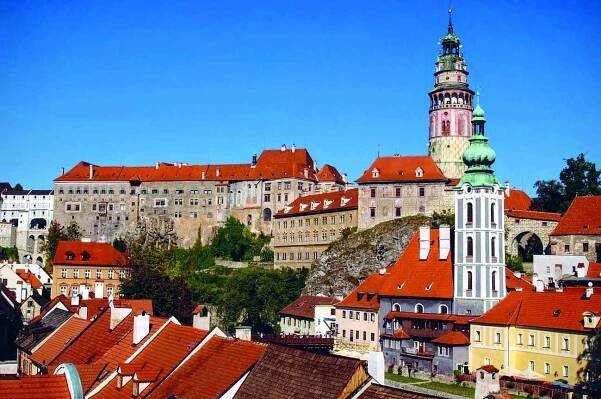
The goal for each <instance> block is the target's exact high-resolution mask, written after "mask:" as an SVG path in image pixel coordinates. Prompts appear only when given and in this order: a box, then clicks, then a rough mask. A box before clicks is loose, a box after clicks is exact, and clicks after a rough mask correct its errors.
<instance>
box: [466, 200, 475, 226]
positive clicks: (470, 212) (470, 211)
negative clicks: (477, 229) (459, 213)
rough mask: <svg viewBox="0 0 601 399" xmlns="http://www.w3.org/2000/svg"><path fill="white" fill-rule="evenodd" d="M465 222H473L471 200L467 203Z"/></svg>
mask: <svg viewBox="0 0 601 399" xmlns="http://www.w3.org/2000/svg"><path fill="white" fill-rule="evenodd" d="M466 216H467V220H466V222H467V224H472V223H474V204H472V203H471V202H468V203H467V215H466Z"/></svg>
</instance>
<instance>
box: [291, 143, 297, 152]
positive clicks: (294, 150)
mask: <svg viewBox="0 0 601 399" xmlns="http://www.w3.org/2000/svg"><path fill="white" fill-rule="evenodd" d="M290 150H291V151H292V152H296V145H295V144H294V143H292V148H291V149H290Z"/></svg>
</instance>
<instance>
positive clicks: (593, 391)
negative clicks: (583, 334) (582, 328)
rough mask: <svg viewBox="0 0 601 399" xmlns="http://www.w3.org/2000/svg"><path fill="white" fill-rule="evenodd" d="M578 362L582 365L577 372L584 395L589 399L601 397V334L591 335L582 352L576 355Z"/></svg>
mask: <svg viewBox="0 0 601 399" xmlns="http://www.w3.org/2000/svg"><path fill="white" fill-rule="evenodd" d="M578 362H579V363H583V365H582V367H581V368H580V369H579V370H578V379H579V380H580V381H581V384H582V389H583V391H584V393H586V394H587V395H589V397H590V398H598V397H601V332H597V333H596V334H595V335H593V336H592V337H591V338H590V339H589V341H588V345H586V346H585V348H584V351H583V352H582V353H581V354H579V355H578Z"/></svg>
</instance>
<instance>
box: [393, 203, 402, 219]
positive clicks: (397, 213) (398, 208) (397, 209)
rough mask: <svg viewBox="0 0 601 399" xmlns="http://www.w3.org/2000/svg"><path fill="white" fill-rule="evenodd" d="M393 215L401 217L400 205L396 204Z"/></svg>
mask: <svg viewBox="0 0 601 399" xmlns="http://www.w3.org/2000/svg"><path fill="white" fill-rule="evenodd" d="M394 216H396V217H397V218H399V217H401V207H400V206H397V207H395V208H394Z"/></svg>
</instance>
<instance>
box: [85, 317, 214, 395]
mask: <svg viewBox="0 0 601 399" xmlns="http://www.w3.org/2000/svg"><path fill="white" fill-rule="evenodd" d="M207 334H208V331H203V330H199V329H196V328H193V327H188V326H182V325H179V324H175V323H173V322H170V323H168V324H167V326H166V327H165V328H163V329H162V330H161V331H160V332H159V334H158V335H157V336H156V337H154V339H153V340H151V341H150V342H148V345H147V346H146V347H145V348H144V350H142V352H140V353H139V354H138V355H137V356H136V357H135V358H134V359H133V360H132V361H131V362H129V364H130V365H131V366H130V368H132V367H133V368H134V369H135V372H136V373H137V374H138V376H141V378H143V379H150V378H149V375H147V374H145V373H143V372H142V373H140V371H141V370H142V369H144V368H145V365H146V364H148V365H150V366H151V368H152V370H151V371H152V373H154V371H156V370H159V371H158V372H157V373H156V375H152V381H148V382H150V386H149V387H147V388H146V389H145V392H143V394H144V395H146V394H147V393H148V392H150V391H151V390H152V389H153V388H154V387H155V386H156V385H155V384H160V381H161V380H162V379H164V378H165V377H166V376H167V375H168V374H169V373H170V372H171V370H173V369H174V368H175V367H176V366H177V365H178V364H179V363H180V362H181V361H182V360H183V359H184V358H185V357H186V355H187V354H188V353H190V351H192V350H193V349H194V348H195V347H196V346H197V345H198V344H199V343H200V342H201V341H202V339H203V338H204V337H206V335H207ZM124 366H125V367H127V366H126V365H124V364H120V365H119V367H120V368H121V367H124ZM152 373H150V374H152ZM131 395H132V384H131V383H127V384H126V385H125V386H124V387H122V388H121V389H119V388H117V382H116V380H115V379H113V380H112V381H110V382H109V383H108V384H107V385H106V386H104V387H103V388H102V389H101V390H100V391H99V393H98V394H97V395H95V396H94V397H97V398H131Z"/></svg>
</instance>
